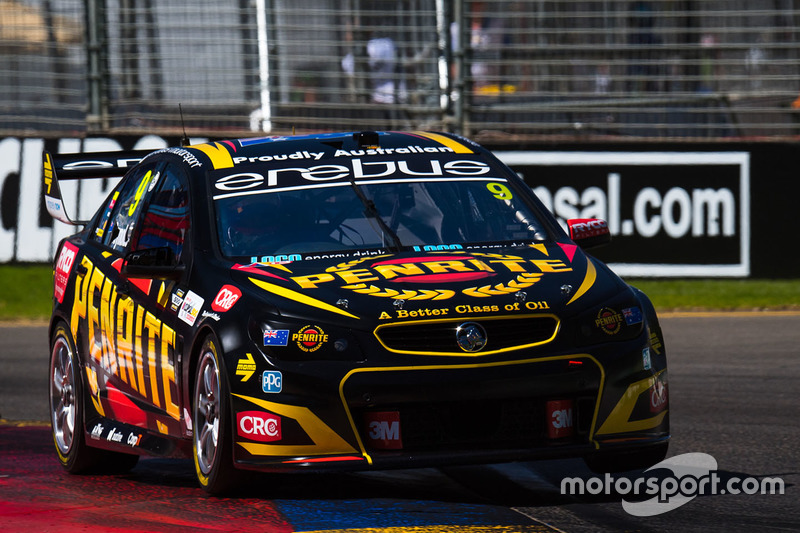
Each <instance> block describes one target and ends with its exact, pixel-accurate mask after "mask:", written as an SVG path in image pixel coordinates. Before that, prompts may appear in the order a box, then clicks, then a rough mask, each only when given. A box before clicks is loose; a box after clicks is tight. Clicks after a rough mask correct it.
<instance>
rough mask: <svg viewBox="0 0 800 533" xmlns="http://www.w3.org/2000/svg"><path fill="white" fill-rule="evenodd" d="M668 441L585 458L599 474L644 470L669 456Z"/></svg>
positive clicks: (592, 469) (593, 470)
mask: <svg viewBox="0 0 800 533" xmlns="http://www.w3.org/2000/svg"><path fill="white" fill-rule="evenodd" d="M668 447H669V443H668V442H663V443H660V444H656V445H654V446H648V447H647V448H641V449H639V450H630V451H625V452H614V453H598V454H595V455H589V456H586V457H584V458H583V460H584V462H585V463H586V466H588V467H589V470H591V471H592V472H595V473H598V474H606V473H615V472H626V471H628V470H643V469H646V468H650V467H651V466H653V465H654V464H656V463H660V462H661V461H663V460H664V458H665V457H666V456H667V449H668Z"/></svg>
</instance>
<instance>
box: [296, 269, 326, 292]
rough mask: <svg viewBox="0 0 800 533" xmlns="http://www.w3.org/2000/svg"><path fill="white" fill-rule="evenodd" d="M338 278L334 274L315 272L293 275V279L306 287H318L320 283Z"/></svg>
mask: <svg viewBox="0 0 800 533" xmlns="http://www.w3.org/2000/svg"><path fill="white" fill-rule="evenodd" d="M335 279H336V278H334V277H333V275H332V274H327V273H325V274H313V275H311V276H293V277H292V280H293V281H294V282H295V283H297V284H298V285H300V287H302V288H304V289H316V288H317V285H318V284H320V283H326V282H328V281H333V280H335Z"/></svg>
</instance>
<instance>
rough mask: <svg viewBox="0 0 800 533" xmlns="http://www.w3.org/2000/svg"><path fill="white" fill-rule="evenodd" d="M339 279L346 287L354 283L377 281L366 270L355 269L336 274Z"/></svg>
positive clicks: (373, 275)
mask: <svg viewBox="0 0 800 533" xmlns="http://www.w3.org/2000/svg"><path fill="white" fill-rule="evenodd" d="M337 274H339V277H340V278H342V280H343V281H344V282H345V283H347V284H348V285H350V284H354V283H364V282H367V281H378V280H379V278H377V277H375V274H373V273H372V272H370V271H369V270H367V269H366V268H356V269H354V270H345V271H342V272H337Z"/></svg>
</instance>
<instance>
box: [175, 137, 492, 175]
mask: <svg viewBox="0 0 800 533" xmlns="http://www.w3.org/2000/svg"><path fill="white" fill-rule="evenodd" d="M165 152H171V153H174V154H176V155H182V154H183V158H184V162H185V163H187V164H188V165H189V166H191V167H192V168H194V166H195V165H193V158H191V157H187V154H194V155H195V156H196V157H199V158H203V159H208V160H210V163H211V167H212V169H213V170H220V169H225V168H233V167H238V166H244V165H247V164H250V163H261V162H264V160H265V159H264V158H265V157H267V156H285V157H284V158H282V159H314V158H315V157H316V154H328V155H330V156H334V155H350V156H358V155H393V154H397V155H403V154H423V153H443V152H447V153H456V154H475V153H485V150H484V149H483V148H481V147H480V146H478V145H477V144H475V143H473V142H472V141H469V140H467V139H464V138H461V137H458V136H456V135H453V134H449V133H437V132H422V131H413V132H385V131H381V132H372V131H361V132H337V133H317V134H311V135H296V136H269V137H255V138H247V139H231V140H224V141H213V142H209V143H205V144H199V145H191V146H186V147H184V148H180V149H177V148H173V149H168V150H165ZM345 152H346V153H345ZM293 156H294V157H293ZM319 157H320V158H321V157H322V156H321V155H320V156H319ZM276 159H279V158H278V157H276ZM206 170H207V169H206Z"/></svg>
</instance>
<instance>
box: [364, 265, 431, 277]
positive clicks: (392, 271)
mask: <svg viewBox="0 0 800 533" xmlns="http://www.w3.org/2000/svg"><path fill="white" fill-rule="evenodd" d="M373 270H375V272H377V273H378V274H380V275H381V276H383V278H384V279H393V278H396V277H397V276H419V275H422V274H425V271H424V270H422V269H421V268H420V267H419V266H417V265H416V264H414V263H400V264H388V265H376V266H375V267H373Z"/></svg>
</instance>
